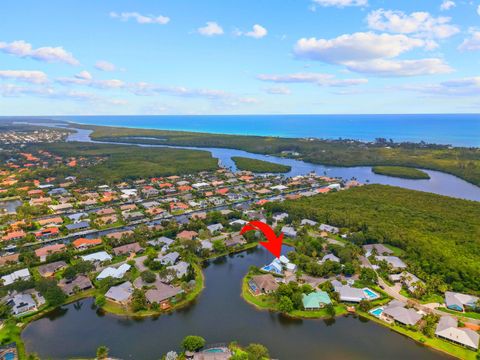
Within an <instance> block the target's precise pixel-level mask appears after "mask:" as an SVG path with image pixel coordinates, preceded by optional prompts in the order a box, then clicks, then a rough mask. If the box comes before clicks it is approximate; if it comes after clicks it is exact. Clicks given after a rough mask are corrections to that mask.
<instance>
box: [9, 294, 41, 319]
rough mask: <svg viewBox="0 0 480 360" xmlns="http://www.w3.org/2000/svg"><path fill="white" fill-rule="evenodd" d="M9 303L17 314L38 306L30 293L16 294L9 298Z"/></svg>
mask: <svg viewBox="0 0 480 360" xmlns="http://www.w3.org/2000/svg"><path fill="white" fill-rule="evenodd" d="M8 304H9V305H10V306H11V307H12V312H13V313H14V314H15V315H18V314H21V313H24V312H26V311H29V310H32V309H33V308H35V307H36V306H37V304H36V303H35V300H33V297H32V295H30V294H16V295H15V296H13V297H12V298H11V299H9V301H8Z"/></svg>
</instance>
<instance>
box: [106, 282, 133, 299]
mask: <svg viewBox="0 0 480 360" xmlns="http://www.w3.org/2000/svg"><path fill="white" fill-rule="evenodd" d="M132 293H133V287H132V283H131V282H130V281H127V282H124V283H123V284H120V285H117V286H112V287H111V288H110V289H109V290H108V291H107V293H106V294H105V297H106V298H108V299H110V300H113V301H117V302H126V301H128V300H129V299H130V297H131V296H132Z"/></svg>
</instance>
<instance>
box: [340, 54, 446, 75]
mask: <svg viewBox="0 0 480 360" xmlns="http://www.w3.org/2000/svg"><path fill="white" fill-rule="evenodd" d="M346 66H347V68H348V69H349V70H351V71H355V72H359V73H364V74H372V75H376V76H389V77H396V76H419V75H434V74H447V73H451V72H452V71H453V69H452V68H451V67H450V66H449V65H448V64H446V63H445V62H444V61H443V60H442V59H437V58H427V59H418V60H385V59H376V60H370V61H365V62H352V63H347V64H346Z"/></svg>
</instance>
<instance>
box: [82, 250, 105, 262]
mask: <svg viewBox="0 0 480 360" xmlns="http://www.w3.org/2000/svg"><path fill="white" fill-rule="evenodd" d="M81 258H82V259H83V261H90V262H104V261H110V260H112V256H111V255H109V254H108V253H107V252H106V251H99V252H96V253H93V254H88V255H82V256H81Z"/></svg>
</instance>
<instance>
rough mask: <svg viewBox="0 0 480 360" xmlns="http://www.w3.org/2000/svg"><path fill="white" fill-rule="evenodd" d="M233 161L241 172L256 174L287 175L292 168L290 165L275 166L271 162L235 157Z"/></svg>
mask: <svg viewBox="0 0 480 360" xmlns="http://www.w3.org/2000/svg"><path fill="white" fill-rule="evenodd" d="M232 160H233V161H234V162H235V165H237V168H238V169H239V170H246V171H251V172H254V173H286V172H289V171H290V170H291V169H292V167H291V166H288V165H281V164H275V163H272V162H269V161H263V160H257V159H251V158H246V157H241V156H234V157H232Z"/></svg>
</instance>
